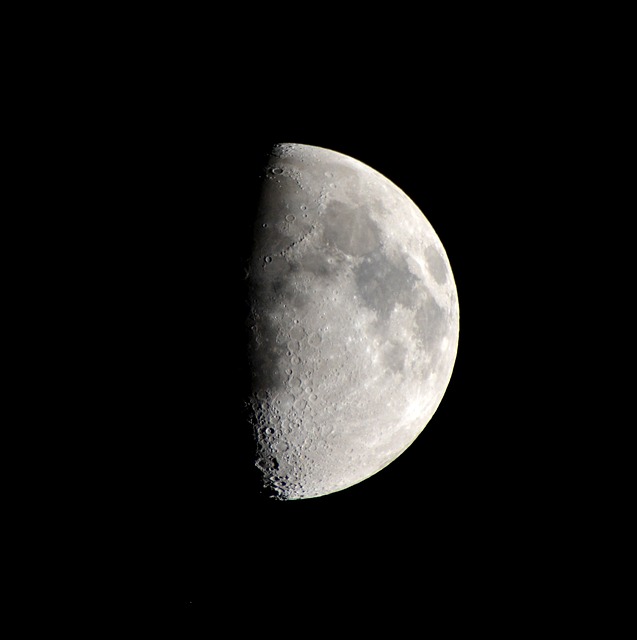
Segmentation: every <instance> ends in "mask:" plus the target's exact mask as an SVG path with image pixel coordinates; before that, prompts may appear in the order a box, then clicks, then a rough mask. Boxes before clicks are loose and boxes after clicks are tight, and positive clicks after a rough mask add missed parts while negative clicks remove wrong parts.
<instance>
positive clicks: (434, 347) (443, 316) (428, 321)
mask: <svg viewBox="0 0 637 640" xmlns="http://www.w3.org/2000/svg"><path fill="white" fill-rule="evenodd" d="M447 315H448V314H447V312H446V311H445V310H444V309H443V308H442V307H440V306H439V305H438V303H437V302H436V301H435V299H434V297H433V296H432V295H429V296H428V297H427V299H426V300H425V302H424V304H423V305H422V306H421V307H420V308H419V309H418V312H417V314H416V325H417V327H418V334H419V336H420V337H421V339H422V341H423V343H424V345H425V349H426V351H427V353H428V354H431V355H432V356H434V355H436V354H437V356H439V355H440V349H439V347H440V343H441V341H442V339H443V338H444V337H445V335H446V334H447V331H448V328H449V325H448V317H447Z"/></svg>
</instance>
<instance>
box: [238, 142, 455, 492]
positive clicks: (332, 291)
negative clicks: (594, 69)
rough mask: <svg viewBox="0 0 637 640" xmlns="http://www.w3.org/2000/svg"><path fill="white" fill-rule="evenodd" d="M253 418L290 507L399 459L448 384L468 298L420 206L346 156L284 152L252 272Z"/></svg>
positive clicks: (276, 485) (261, 458)
mask: <svg viewBox="0 0 637 640" xmlns="http://www.w3.org/2000/svg"><path fill="white" fill-rule="evenodd" d="M248 285H249V286H248V289H249V303H250V311H249V317H248V328H249V333H250V344H249V355H250V370H251V375H252V389H251V395H250V398H249V403H248V404H249V415H250V420H251V423H252V427H253V429H254V436H255V443H256V466H257V467H258V469H259V470H260V473H261V474H262V478H263V486H264V489H265V491H266V492H267V493H268V495H270V496H271V497H273V498H276V499H279V500H295V499H303V498H313V497H317V496H323V495H326V494H330V493H333V492H336V491H340V490H342V489H345V488H347V487H350V486H352V485H354V484H356V483H358V482H360V481H362V480H365V479H366V478H368V477H370V476H371V475H373V474H375V473H376V472H378V471H379V470H381V469H382V468H383V467H385V466H387V465H388V464H389V463H391V462H392V461H393V460H395V459H396V458H397V457H398V456H399V455H400V454H401V453H402V452H403V451H405V449H406V448H407V447H409V445H410V444H412V442H413V441H414V440H415V439H416V438H417V436H418V435H419V434H420V433H421V432H422V430H423V429H424V428H425V426H426V425H427V423H428V422H429V421H430V419H431V418H432V416H433V415H434V412H435V411H436V409H437V407H438V406H439V404H440V402H441V400H442V397H443V394H444V393H445V390H446V388H447V385H448V383H449V380H450V378H451V374H452V369H453V365H454V362H455V358H456V351H457V345H458V331H459V309H458V298H457V291H456V286H455V282H454V279H453V274H452V271H451V267H450V264H449V260H448V258H447V254H446V252H445V250H444V248H443V246H442V244H441V242H440V239H439V238H438V236H437V235H436V233H435V231H434V229H433V228H432V226H431V224H430V223H429V222H428V221H427V219H426V218H425V216H424V215H423V213H422V212H421V211H420V210H419V209H418V207H417V206H416V205H415V204H414V202H412V201H411V199H410V198H409V197H408V196H407V195H406V194H405V193H404V192H403V191H402V190H401V189H400V188H398V187H397V186H396V185H394V184H393V183H392V182H391V181H390V180H388V179H387V178H385V177H384V176H383V175H381V174H380V173H378V172H377V171H375V170H374V169H372V168H371V167H369V166H367V165H365V164H363V163H362V162H359V161H358V160H355V159H353V158H351V157H349V156H346V155H343V154H341V153H338V152H336V151H331V150H328V149H323V148H320V147H314V146H308V145H302V144H279V145H276V146H275V147H274V148H273V149H272V151H271V154H270V156H269V159H268V161H267V164H266V166H265V168H264V175H263V178H262V188H261V193H260V198H259V208H258V212H257V218H256V223H255V232H254V245H253V250H252V254H251V258H250V262H249V265H248Z"/></svg>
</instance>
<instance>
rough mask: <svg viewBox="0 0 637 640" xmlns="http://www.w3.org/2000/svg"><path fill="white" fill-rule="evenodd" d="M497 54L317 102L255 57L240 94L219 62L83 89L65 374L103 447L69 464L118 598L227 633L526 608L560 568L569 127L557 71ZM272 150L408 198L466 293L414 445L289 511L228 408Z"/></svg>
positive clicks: (242, 372) (236, 381)
mask: <svg viewBox="0 0 637 640" xmlns="http://www.w3.org/2000/svg"><path fill="white" fill-rule="evenodd" d="M259 60H261V59H260V58H259ZM498 60H499V62H498V64H499V65H500V66H499V67H497V68H496V69H495V71H494V70H493V67H492V66H489V65H487V68H488V69H490V71H489V73H486V72H485V71H484V68H485V67H484V64H486V63H485V62H484V60H483V61H482V62H480V64H476V65H475V66H472V62H471V58H470V57H467V58H465V59H464V60H463V64H461V65H458V66H454V65H452V64H451V62H449V60H448V61H447V63H448V64H447V66H446V67H444V66H443V68H442V70H443V71H444V70H445V69H453V73H443V72H441V73H440V75H439V76H435V77H434V75H432V74H431V73H427V74H423V75H422V76H420V75H418V76H417V75H416V71H414V75H412V76H410V77H411V80H410V81H408V82H405V83H402V84H401V83H400V82H399V81H398V80H397V79H396V77H395V76H394V75H392V73H391V72H389V71H388V70H385V71H383V72H381V71H377V72H374V73H371V74H369V75H368V76H365V79H362V78H361V77H358V76H356V75H355V74H354V75H353V76H352V77H351V78H349V79H348V78H347V77H345V78H341V83H340V84H339V85H338V89H336V88H335V87H331V91H328V90H327V89H328V88H330V86H329V77H330V76H329V73H328V74H327V75H326V79H325V83H327V84H326V85H324V86H323V90H322V91H319V90H318V89H317V88H316V87H314V86H310V85H308V84H307V83H305V82H296V83H289V82H288V80H289V78H288V77H287V76H285V77H281V76H280V75H277V74H274V75H270V76H269V77H267V74H266V73H265V72H264V71H263V68H264V67H263V65H264V64H266V63H265V62H263V61H260V62H259V63H258V64H256V71H253V72H251V73H250V74H248V75H245V76H244V75H242V73H235V74H234V75H233V77H232V82H230V81H229V80H228V78H227V77H225V76H224V77H223V78H221V77H219V73H221V72H220V71H219V70H222V69H223V68H224V65H223V64H222V63H219V64H217V65H215V66H213V69H214V70H216V72H215V73H212V72H211V73H210V74H208V75H205V76H201V75H199V73H197V72H192V73H188V70H187V68H185V67H183V66H181V67H178V68H173V67H171V66H170V65H168V64H167V65H166V66H165V67H161V66H160V65H158V66H157V69H159V70H157V71H155V73H154V75H153V74H152V72H151V70H150V69H148V68H144V69H143V73H142V72H141V71H140V70H137V69H133V70H132V71H130V70H128V72H127V73H124V74H122V76H121V77H118V79H117V86H118V91H116V92H113V93H109V92H107V91H103V88H102V87H101V86H99V87H96V88H95V90H94V93H92V94H89V95H88V96H85V98H84V99H85V104H84V106H83V107H82V109H78V113H79V112H81V113H79V115H78V118H80V120H81V122H83V123H85V125H86V126H85V129H84V131H85V135H83V136H80V140H79V142H78V146H77V147H75V148H74V152H75V153H76V155H77V158H76V162H77V164H78V165H79V166H81V170H79V172H78V175H79V176H81V185H82V189H81V190H79V194H80V195H79V196H78V200H79V204H80V205H85V206H86V210H87V211H89V212H90V215H88V214H87V216H85V217H84V218H82V219H81V221H80V223H79V225H78V224H77V223H76V224H75V226H74V229H73V231H74V233H78V227H79V233H80V235H81V238H82V242H81V243H80V246H79V247H78V250H79V251H80V252H81V253H82V254H83V261H82V262H81V264H90V265H92V266H94V267H95V268H94V269H89V270H87V272H86V273H80V279H81V280H82V282H83V285H84V287H83V289H82V290H83V291H85V292H86V299H87V300H90V302H87V303H86V304H85V298H84V297H81V307H82V314H81V316H80V318H79V319H78V321H77V324H78V332H85V333H86V334H87V345H91V346H90V348H89V347H87V353H86V355H85V357H86V359H87V360H89V361H90V362H91V367H95V366H96V364H97V368H98V369H99V371H100V373H99V376H98V378H97V379H94V378H87V380H85V381H84V382H83V384H82V388H83V389H84V388H85V390H84V394H83V396H82V400H83V402H85V403H86V405H87V407H88V409H87V415H90V416H92V417H93V418H92V421H91V425H92V426H91V429H92V431H91V443H93V441H95V443H96V444H92V445H91V447H90V450H89V453H85V454H84V456H83V458H82V459H83V464H84V465H85V466H86V467H87V469H88V470H89V471H90V472H91V474H92V475H93V474H94V475H97V476H98V478H99V481H98V484H97V487H96V489H95V491H92V492H91V495H90V498H88V499H87V504H90V507H87V508H88V509H89V510H90V511H91V513H93V514H95V515H94V516H93V518H94V520H93V521H92V522H91V530H92V531H94V532H96V533H97V534H98V535H99V539H100V540H102V539H103V540H105V542H103V543H100V544H99V545H98V547H99V549H98V551H99V553H98V555H99V556H100V557H101V561H103V562H104V565H105V566H106V567H107V569H106V571H107V573H108V575H111V574H112V573H113V567H116V571H115V574H116V580H115V583H114V584H112V586H111V589H112V592H111V596H110V602H111V603H112V604H113V607H115V608H121V607H120V604H123V603H126V604H125V607H124V608H126V607H129V608H130V609H132V610H143V611H146V610H149V611H152V612H153V615H156V616H158V617H156V618H154V619H156V620H157V619H159V620H163V619H164V618H165V617H171V616H173V615H174V616H176V618H177V619H180V616H183V619H184V620H185V619H192V618H193V617H197V616H199V615H201V616H203V618H204V619H206V620H210V619H214V620H215V621H218V622H219V623H220V624H221V623H226V622H232V623H234V624H236V625H238V628H239V629H247V628H248V627H250V628H251V627H255V628H270V627H269V626H268V625H272V626H277V625H278V624H279V623H280V622H279V621H280V620H282V619H283V618H286V619H287V618H289V616H290V615H292V613H293V614H294V615H295V616H296V615H300V616H303V617H306V618H307V619H311V620H312V621H313V622H312V624H315V623H316V625H317V626H320V625H321V624H322V623H325V624H327V623H326V620H333V619H334V614H339V612H341V611H347V612H348V613H349V614H350V615H349V619H350V620H352V621H355V620H356V618H357V616H358V615H360V616H364V617H366V619H367V620H368V622H369V619H370V615H371V616H373V615H375V613H376V612H379V613H378V615H379V616H381V615H385V614H388V615H389V613H388V612H391V615H392V616H393V615H396V612H400V611H406V612H407V611H410V612H414V611H416V612H420V613H419V615H422V616H426V615H434V614H435V615H442V616H443V617H444V616H445V615H446V614H447V613H448V614H449V615H450V616H456V618H455V619H457V616H458V615H459V614H458V608H461V609H462V617H463V619H464V620H467V619H469V620H479V619H482V618H485V619H486V618H488V617H490V616H492V615H496V613H495V612H496V611H497V610H501V609H502V608H506V609H507V611H509V612H512V611H515V610H517V609H518V608H519V609H520V610H522V609H523V608H524V607H528V598H527V595H528V594H527V591H528V588H529V587H528V585H529V584H535V582H534V580H538V579H539V580H541V581H542V583H543V584H546V575H547V574H546V568H547V567H548V564H549V563H551V562H552V561H553V558H554V557H555V554H558V555H559V557H560V564H559V566H557V568H556V566H555V565H554V564H553V565H552V567H551V571H550V575H551V581H552V582H553V584H559V583H560V581H561V579H562V576H563V575H564V573H565V572H566V571H567V570H570V569H572V565H571V564H570V560H569V558H570V554H571V553H572V552H571V551H569V549H570V548H571V547H570V546H569V540H568V539H567V538H568V536H567V534H565V533H564V529H563V528H561V527H560V526H559V523H560V522H562V521H563V519H564V517H565V515H564V514H565V513H568V511H569V509H571V508H572V504H573V501H572V499H571V498H572V492H571V487H570V485H569V482H568V481H567V482H562V478H559V477H558V476H559V472H557V471H556V464H555V463H556V462H558V463H559V461H560V460H564V458H563V456H564V450H563V447H562V444H563V442H562V439H561V438H558V437H557V436H556V432H555V425H556V424H559V423H561V422H563V421H565V420H566V419H567V411H566V409H564V408H563V403H562V402H558V400H561V399H563V397H564V389H563V388H562V378H561V366H562V365H561V363H562V362H563V360H564V358H565V357H566V356H565V352H566V347H563V348H564V352H560V351H558V352H557V357H556V347H555V342H554V338H555V335H556V334H558V335H560V334H562V333H566V332H567V326H566V324H567V321H566V319H565V317H564V316H563V315H562V313H561V310H562V309H563V308H564V306H565V304H567V297H568V294H567V293H565V291H567V289H568V287H567V285H568V282H569V279H570V278H571V272H570V270H569V269H570V268H569V265H568V264H564V258H563V256H564V252H563V251H562V249H563V246H564V245H563V242H564V240H563V238H564V236H563V233H562V232H563V229H564V228H565V227H567V226H568V224H569V222H570V220H569V219H568V216H569V215H570V214H566V215H565V214H564V209H563V205H564V198H565V196H564V195H563V191H559V190H558V189H557V186H558V185H559V186H560V187H562V188H563V186H564V183H565V181H566V180H567V178H566V172H565V170H564V165H563V163H564V157H565V150H566V147H567V146H569V145H570V147H569V151H570V153H571V154H572V153H573V147H572V144H573V142H574V140H575V137H574V136H571V135H570V134H569V132H568V128H567V127H566V126H565V123H566V122H567V121H568V117H569V108H570V107H569V106H568V103H562V102H560V101H559V100H557V98H556V96H558V95H559V83H558V82H557V81H553V82H552V81H551V80H550V79H543V80H542V82H543V83H544V89H545V90H544V91H543V92H541V93H538V92H534V91H532V90H531V89H530V87H532V86H533V85H529V82H531V81H532V78H533V74H532V73H531V72H530V71H529V69H530V65H529V64H528V62H527V61H525V60H523V59H518V60H515V61H514V62H513V63H512V64H511V65H510V66H507V65H506V64H505V63H504V62H502V60H501V59H499V58H498ZM487 62H489V64H491V61H490V60H488V61H487ZM434 67H435V65H434ZM320 68H322V69H323V68H324V69H326V71H327V70H329V68H330V67H329V63H327V62H326V63H325V65H320ZM379 69H380V68H379ZM416 77H418V82H415V79H414V78H416ZM264 78H265V80H267V82H266V81H265V80H264V81H263V82H261V81H262V80H263V79H264ZM392 78H393V83H390V86H389V85H387V82H388V80H389V79H392ZM546 83H548V85H547V84H546ZM408 87H412V88H413V87H417V88H418V91H417V92H414V91H412V92H408V91H407V88H408ZM380 88H383V90H382V91H381V90H380ZM547 95H548V96H550V97H551V99H548V98H547ZM553 98H555V99H553ZM276 142H299V143H304V144H310V145H317V146H322V147H326V148H330V149H333V150H336V151H339V152H341V153H345V154H347V155H351V156H352V157H354V158H356V159H358V160H361V161H362V162H364V163H366V164H368V165H370V166H371V167H373V168H374V169H376V170H378V171H380V172H381V173H382V174H384V175H385V176H386V177H388V178H389V179H390V180H392V181H393V182H394V183H395V184H396V185H398V186H399V187H400V188H402V189H403V190H404V191H405V192H406V193H407V194H408V195H409V196H410V198H411V199H412V200H414V202H415V203H416V204H417V205H418V207H419V208H420V209H421V210H422V211H423V213H424V214H425V215H426V216H427V218H428V219H429V221H430V222H431V224H432V225H433V227H434V229H435V230H436V232H437V234H438V236H439V237H440V239H441V241H442V243H443V245H444V246H445V249H446V251H447V254H448V256H449V260H450V263H451V266H452V269H453V272H454V277H455V280H456V284H457V287H458V295H459V304H460V342H459V347H458V355H457V360H456V365H455V368H454V372H453V376H452V378H451V382H450V384H449V387H448V389H447V392H446V394H445V396H444V398H443V400H442V403H441V405H440V407H439V408H438V410H437V412H436V413H435V415H434V417H433V418H432V420H431V421H430V423H429V424H428V425H427V427H426V429H425V430H424V431H423V432H422V434H421V435H420V436H419V437H418V439H417V440H416V441H415V442H414V444H413V445H412V446H411V447H410V448H409V449H408V450H407V451H406V452H405V453H403V454H402V455H401V456H400V458H398V459H397V460H396V461H395V462H393V463H392V464H391V465H389V466H388V467H387V468H385V469H383V470H382V471H380V472H379V473H377V474H376V475H374V476H373V477H371V478H369V479H368V480H365V481H364V482H362V483H360V484H358V485H356V486H353V487H351V488H349V489H346V490H344V491H341V492H338V493H336V494H333V495H329V496H324V497H321V498H315V499H310V500H303V501H295V502H288V503H283V502H275V501H272V500H268V499H266V498H264V497H263V496H262V495H261V494H260V493H259V490H258V489H259V487H258V483H257V481H256V480H257V479H256V477H255V470H254V467H253V464H252V449H251V446H252V442H251V434H250V431H249V429H248V427H247V425H246V422H245V420H244V416H243V413H242V406H243V400H244V398H245V394H246V390H247V380H248V370H247V366H246V362H245V331H244V316H245V292H244V270H243V264H244V259H245V257H246V255H247V254H248V252H249V248H250V229H251V223H252V216H253V215H254V212H255V203H256V193H257V187H258V176H259V171H260V168H261V165H262V162H263V160H264V158H265V154H266V153H267V152H268V150H269V149H270V147H271V145H272V144H274V143H276ZM76 182H78V180H76ZM558 193H560V194H561V195H558ZM82 194H86V195H85V196H84V200H83V199H82V198H83V195H82ZM564 267H566V269H565V268H564ZM80 271H82V270H80ZM556 274H559V275H557V276H556ZM556 279H557V284H558V286H557V287H556V286H555V284H556ZM562 284H563V285H564V286H562ZM549 336H550V337H551V339H550V340H549V339H548V337H549ZM559 348H562V346H561V345H560V347H559ZM95 433H97V436H95ZM561 456H562V457H561ZM557 466H558V467H559V464H558V465H557ZM111 563H112V565H111ZM109 584H111V583H110V582H109ZM549 605H550V603H549V604H546V603H545V605H543V606H549ZM550 606H553V605H550ZM290 612H292V613H290ZM382 612H385V613H382ZM525 615H528V613H527V614H525ZM324 616H325V617H324ZM399 617H400V616H399ZM264 625H265V627H264ZM277 628H278V627H277Z"/></svg>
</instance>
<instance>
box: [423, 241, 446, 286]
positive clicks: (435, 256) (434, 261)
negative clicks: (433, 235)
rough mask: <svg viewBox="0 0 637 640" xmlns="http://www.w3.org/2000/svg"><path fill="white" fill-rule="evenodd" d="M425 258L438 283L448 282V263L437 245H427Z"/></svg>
mask: <svg viewBox="0 0 637 640" xmlns="http://www.w3.org/2000/svg"><path fill="white" fill-rule="evenodd" d="M425 260H426V261H427V266H428V267H429V272H430V273H431V275H432V276H433V277H434V279H435V280H436V282H437V283H438V284H444V283H445V282H447V265H446V264H445V261H444V260H443V259H442V256H441V255H440V252H439V251H438V249H436V247H434V246H433V245H431V246H429V247H427V249H426V250H425Z"/></svg>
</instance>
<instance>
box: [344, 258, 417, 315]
mask: <svg viewBox="0 0 637 640" xmlns="http://www.w3.org/2000/svg"><path fill="white" fill-rule="evenodd" d="M354 277H355V279H356V285H357V287H358V291H359V293H360V297H361V302H362V303H363V304H364V305H365V306H366V307H368V308H369V309H371V310H372V311H375V312H376V314H377V316H378V321H379V322H380V323H381V324H386V323H387V322H388V320H389V317H390V316H391V313H392V311H393V310H394V308H395V306H396V304H401V305H403V306H405V307H410V308H413V307H414V305H415V302H416V301H415V300H414V288H415V285H416V283H417V281H418V280H417V278H416V276H414V274H413V273H412V272H411V271H410V270H409V266H408V265H407V261H406V260H401V262H400V263H396V262H393V261H392V260H391V259H390V258H389V257H388V256H387V254H386V253H383V252H381V251H380V250H379V249H377V250H376V251H374V252H372V253H371V254H369V255H368V256H366V257H365V259H364V260H363V262H362V263H361V264H360V265H358V266H357V267H355V268H354Z"/></svg>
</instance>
